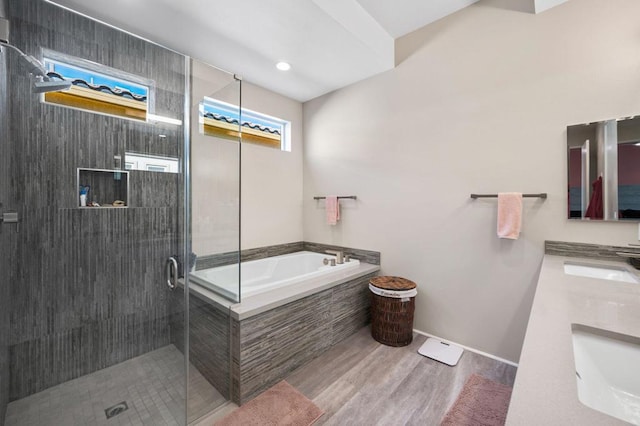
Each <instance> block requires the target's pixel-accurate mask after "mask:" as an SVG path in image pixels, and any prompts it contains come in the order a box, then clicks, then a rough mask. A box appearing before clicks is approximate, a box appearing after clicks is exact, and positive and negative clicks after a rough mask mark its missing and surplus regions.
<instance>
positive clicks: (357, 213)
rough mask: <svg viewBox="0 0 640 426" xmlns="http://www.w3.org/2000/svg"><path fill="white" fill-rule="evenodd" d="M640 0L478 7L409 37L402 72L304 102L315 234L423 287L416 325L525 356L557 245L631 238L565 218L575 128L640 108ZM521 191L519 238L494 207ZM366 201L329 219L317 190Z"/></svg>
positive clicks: (612, 227) (625, 228)
mask: <svg viewBox="0 0 640 426" xmlns="http://www.w3.org/2000/svg"><path fill="white" fill-rule="evenodd" d="M638 16H640V2H637V1H635V0H616V1H611V2H602V1H599V0H574V1H569V2H567V3H564V4H562V5H560V6H558V7H556V8H553V9H551V10H548V11H546V12H545V13H543V14H540V15H532V14H528V13H521V12H516V11H513V10H506V9H504V8H501V7H499V2H493V1H485V0H482V1H480V2H479V3H476V4H475V5H474V6H471V7H469V8H466V9H464V10H462V11H460V12H458V13H456V14H454V15H451V16H450V17H447V18H445V19H442V20H440V21H438V22H437V23H435V24H433V25H430V26H428V27H426V28H424V29H421V30H418V31H417V32H415V33H412V34H410V35H407V36H405V37H404V38H403V39H400V40H398V41H397V49H398V55H397V57H398V58H400V59H401V60H402V59H403V58H405V59H404V61H403V62H401V63H400V64H399V65H398V67H397V68H395V69H394V70H392V71H389V72H386V73H384V74H381V75H378V76H376V77H373V78H370V79H368V80H365V81H363V82H360V83H358V84H355V85H352V86H350V87H347V88H344V89H341V90H339V91H336V92H333V93H331V94H328V95H325V96H323V97H320V98H317V99H315V100H312V101H310V102H307V103H305V105H304V140H305V153H304V238H305V240H307V241H315V242H321V243H333V244H340V245H345V246H351V247H358V248H363V249H372V250H379V251H381V252H382V269H383V270H382V272H383V273H384V274H393V275H401V276H404V277H407V278H410V279H412V280H415V281H416V282H417V283H418V286H419V294H418V297H417V299H416V317H415V327H416V328H417V329H420V330H423V331H426V332H429V333H433V334H435V335H438V336H441V337H444V338H447V339H450V340H453V341H457V342H459V343H462V344H465V345H468V346H471V347H474V348H477V349H479V350H482V351H486V352H489V353H491V354H494V355H496V356H499V357H502V358H506V359H508V360H512V361H518V358H519V354H520V349H521V344H522V340H523V338H524V332H525V328H526V324H527V319H528V315H529V310H530V305H531V302H532V298H533V294H534V291H535V284H536V282H537V275H538V271H539V267H540V263H541V259H542V256H543V250H544V247H543V246H544V241H545V240H547V239H548V240H564V241H577V242H594V243H605V244H626V243H629V242H634V241H635V240H636V238H637V237H636V236H637V225H634V224H622V223H577V222H570V221H568V220H567V219H566V208H567V207H566V206H567V158H566V149H567V148H566V126H567V125H569V124H576V123H582V122H592V121H596V120H602V119H606V118H612V117H622V116H629V115H634V114H638V113H640V54H638V52H640V25H639V24H638V19H637V17H638ZM502 191H517V192H547V193H548V194H549V198H548V199H547V200H546V201H541V200H536V199H525V201H524V219H523V232H522V234H521V238H520V239H519V240H517V241H510V240H500V239H498V238H497V237H496V200H495V199H479V200H475V201H472V200H470V199H469V194H470V193H496V192H502ZM324 194H338V195H342V194H344V195H352V194H353V195H357V196H358V201H356V202H351V201H347V202H343V203H342V206H343V209H342V217H343V219H342V221H341V222H340V223H339V225H337V226H335V227H330V226H328V225H326V224H325V221H324V204H323V203H322V202H314V201H313V200H311V197H312V196H314V195H324Z"/></svg>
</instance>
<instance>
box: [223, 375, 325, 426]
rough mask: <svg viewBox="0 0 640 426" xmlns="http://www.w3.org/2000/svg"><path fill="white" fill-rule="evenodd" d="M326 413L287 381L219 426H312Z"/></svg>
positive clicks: (253, 400)
mask: <svg viewBox="0 0 640 426" xmlns="http://www.w3.org/2000/svg"><path fill="white" fill-rule="evenodd" d="M322 414H323V411H322V410H321V409H320V408H318V406H317V405H315V404H314V403H313V402H311V400H309V399H308V398H307V397H306V396H304V395H303V394H301V393H300V392H298V391H297V390H296V389H295V388H294V387H293V386H291V385H290V384H289V383H287V382H285V381H284V380H283V381H281V382H280V383H278V384H277V385H275V386H273V387H271V388H269V389H267V390H266V391H264V392H263V393H261V394H260V395H258V396H257V397H255V398H254V399H252V400H251V401H249V402H247V403H246V404H244V405H243V406H242V407H240V408H238V409H236V410H235V411H233V412H232V413H230V414H229V415H227V416H225V417H223V418H222V419H220V420H218V421H217V422H216V423H215V426H275V425H278V426H309V425H312V424H313V423H315V421H316V420H318V419H319V418H320V416H322Z"/></svg>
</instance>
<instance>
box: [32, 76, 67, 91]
mask: <svg viewBox="0 0 640 426" xmlns="http://www.w3.org/2000/svg"><path fill="white" fill-rule="evenodd" d="M70 87H71V82H70V81H66V80H50V79H47V80H44V79H43V80H42V81H34V82H33V87H32V89H31V91H32V92H33V93H47V92H59V91H61V90H69V88H70Z"/></svg>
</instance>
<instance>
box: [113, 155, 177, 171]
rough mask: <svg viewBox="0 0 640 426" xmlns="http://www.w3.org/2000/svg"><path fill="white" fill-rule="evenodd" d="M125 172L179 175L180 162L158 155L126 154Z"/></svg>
mask: <svg viewBox="0 0 640 426" xmlns="http://www.w3.org/2000/svg"><path fill="white" fill-rule="evenodd" d="M124 168H125V170H146V171H148V172H162V173H179V172H180V162H179V160H178V159H177V158H173V157H161V156H157V155H147V154H138V153H135V152H125V155H124Z"/></svg>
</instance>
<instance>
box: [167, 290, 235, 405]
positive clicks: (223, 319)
mask: <svg viewBox="0 0 640 426" xmlns="http://www.w3.org/2000/svg"><path fill="white" fill-rule="evenodd" d="M182 289H183V287H179V290H178V289H176V291H174V292H173V296H172V297H173V303H174V304H175V306H176V307H177V308H176V312H178V313H177V314H175V315H173V316H172V318H171V322H170V326H171V343H173V344H174V345H175V346H176V347H177V348H178V349H179V350H180V351H181V352H182V353H184V315H182V314H181V311H182V310H183V309H182V306H184V293H183V291H182ZM230 343H231V340H230V319H229V305H228V304H227V305H226V306H224V305H222V304H215V303H213V302H212V301H211V300H209V299H203V298H201V297H198V294H197V293H194V292H193V291H192V294H191V297H189V362H190V364H191V365H192V366H193V367H195V369H196V370H197V371H198V372H199V374H201V376H202V377H203V378H204V379H206V381H207V382H208V383H210V385H211V386H213V387H214V388H215V389H216V390H217V391H218V392H219V394H220V395H222V396H223V397H224V398H225V399H226V400H228V399H230V393H231V385H230V380H231V379H230V373H229V371H230V365H231V364H230V363H231V352H230V351H231V349H230ZM221 402H224V401H222V400H220V401H216V404H218V403H221ZM216 406H217V405H210V406H209V407H208V408H209V410H213V409H215V408H216ZM196 414H197V413H192V412H191V411H190V412H189V415H190V416H196ZM200 414H203V413H200Z"/></svg>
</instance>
